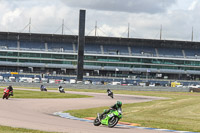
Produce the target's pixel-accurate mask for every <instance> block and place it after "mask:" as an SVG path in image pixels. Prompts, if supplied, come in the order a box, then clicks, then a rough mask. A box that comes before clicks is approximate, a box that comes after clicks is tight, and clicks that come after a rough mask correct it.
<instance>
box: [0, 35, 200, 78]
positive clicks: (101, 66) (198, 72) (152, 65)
mask: <svg viewBox="0 0 200 133" xmlns="http://www.w3.org/2000/svg"><path fill="white" fill-rule="evenodd" d="M77 41H78V36H73V35H54V34H33V33H14V32H0V71H1V72H31V73H44V74H45V73H50V74H51V73H56V74H65V75H75V74H76V69H77V43H78V42H77ZM84 53H85V54H84V75H90V76H109V77H112V76H113V77H115V76H117V77H128V76H129V77H130V76H133V77H136V76H137V77H146V76H148V77H151V78H160V79H163V78H166V79H167V78H168V79H199V77H200V43H199V42H189V41H170V40H152V39H137V38H116V37H96V36H86V37H85V49H84Z"/></svg>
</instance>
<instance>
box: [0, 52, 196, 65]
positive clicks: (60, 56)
mask: <svg viewBox="0 0 200 133" xmlns="http://www.w3.org/2000/svg"><path fill="white" fill-rule="evenodd" d="M0 56H6V57H15V58H17V57H24V58H36V59H35V60H31V62H36V63H48V62H49V61H47V60H42V59H65V60H74V62H76V60H77V55H66V54H52V53H25V52H5V51H3V52H0ZM4 58H5V57H4ZM37 58H39V59H40V60H37ZM9 60H17V59H9ZM20 60H22V59H20ZM27 60H30V59H27ZM84 60H85V62H89V61H98V62H110V65H112V66H115V65H116V64H117V63H116V62H120V63H124V64H117V65H124V66H126V65H128V66H129V67H130V66H131V64H133V63H135V64H137V63H138V64H141V63H142V64H144V63H147V64H152V65H153V64H154V65H156V64H157V65H161V64H162V65H163V64H164V65H179V66H183V65H187V66H200V61H188V60H169V59H151V58H149V59H147V58H130V57H129V58H128V57H109V56H91V55H90V56H88V55H86V56H85V57H84ZM55 62H59V61H55ZM62 62H63V61H60V63H57V64H65V63H62ZM66 62H67V61H66ZM111 63H112V64H111ZM128 63H130V64H128ZM100 64H102V63H100ZM100 66H101V65H100ZM156 67H158V66H156Z"/></svg>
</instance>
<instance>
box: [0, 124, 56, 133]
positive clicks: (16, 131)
mask: <svg viewBox="0 0 200 133" xmlns="http://www.w3.org/2000/svg"><path fill="white" fill-rule="evenodd" d="M0 132H1V133H56V132H45V131H39V130H32V129H25V128H13V127H8V126H0Z"/></svg>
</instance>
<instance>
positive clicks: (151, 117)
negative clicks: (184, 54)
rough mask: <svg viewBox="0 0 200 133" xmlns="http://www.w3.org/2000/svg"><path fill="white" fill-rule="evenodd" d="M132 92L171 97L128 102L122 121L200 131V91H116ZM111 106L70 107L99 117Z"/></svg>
mask: <svg viewBox="0 0 200 133" xmlns="http://www.w3.org/2000/svg"><path fill="white" fill-rule="evenodd" d="M114 93H115V94H116V93H121V94H122V93H123V94H130V95H145V96H158V97H168V98H169V99H165V100H157V101H150V102H144V103H132V104H124V105H123V107H122V109H123V118H122V119H121V121H124V122H131V123H138V124H141V126H144V127H152V128H163V129H172V130H181V131H193V132H199V131H200V93H189V92H136V91H120V90H119V91H114ZM107 108H108V107H100V108H91V109H82V110H69V111H66V112H68V113H70V114H71V115H73V116H76V117H80V118H84V117H96V113H98V112H99V113H101V112H102V111H103V110H104V109H107Z"/></svg>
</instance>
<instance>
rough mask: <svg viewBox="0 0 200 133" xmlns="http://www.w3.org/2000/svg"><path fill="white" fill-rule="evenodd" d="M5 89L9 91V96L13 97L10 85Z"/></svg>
mask: <svg viewBox="0 0 200 133" xmlns="http://www.w3.org/2000/svg"><path fill="white" fill-rule="evenodd" d="M7 89H9V95H10V96H13V87H12V85H9V86H8V87H7Z"/></svg>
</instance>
